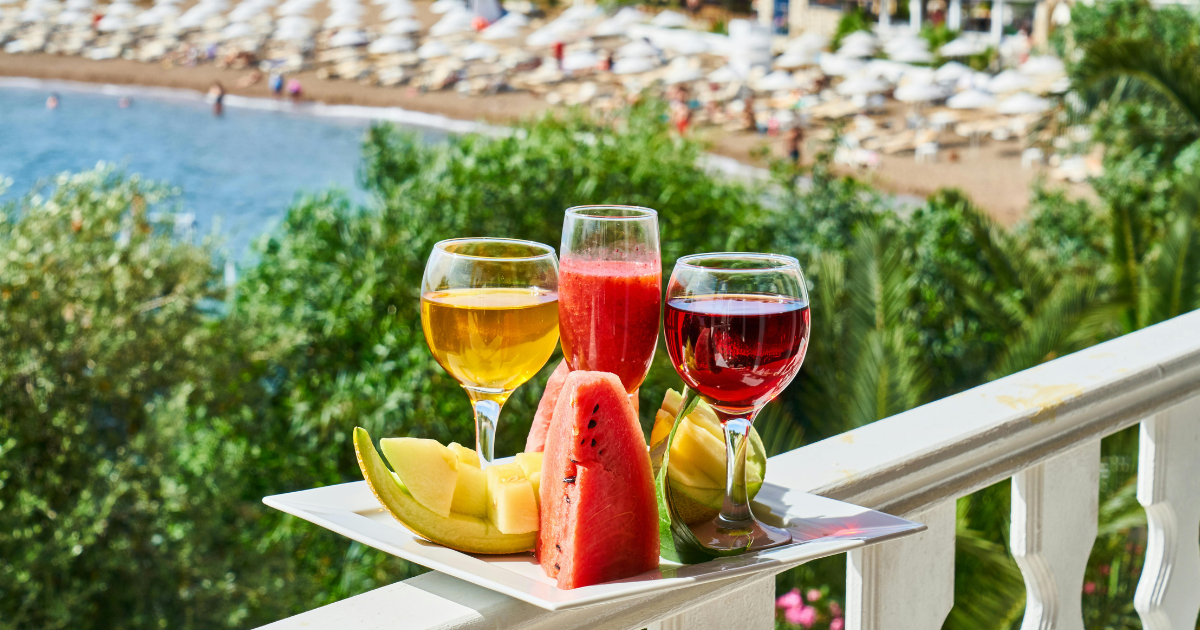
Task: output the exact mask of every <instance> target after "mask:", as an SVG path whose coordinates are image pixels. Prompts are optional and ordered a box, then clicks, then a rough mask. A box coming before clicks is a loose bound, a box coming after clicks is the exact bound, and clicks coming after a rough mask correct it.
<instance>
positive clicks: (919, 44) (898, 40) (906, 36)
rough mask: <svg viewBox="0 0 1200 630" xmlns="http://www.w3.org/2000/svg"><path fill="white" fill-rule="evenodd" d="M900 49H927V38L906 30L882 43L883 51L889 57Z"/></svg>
mask: <svg viewBox="0 0 1200 630" xmlns="http://www.w3.org/2000/svg"><path fill="white" fill-rule="evenodd" d="M901 50H925V51H927V50H929V40H927V39H925V38H924V37H921V36H920V35H914V34H912V33H909V32H907V31H906V32H904V33H903V34H901V35H900V36H899V37H893V38H891V39H889V40H888V41H887V42H885V43H884V44H883V51H884V52H886V53H887V54H888V56H889V57H892V56H894V55H895V53H896V52H898V51H901Z"/></svg>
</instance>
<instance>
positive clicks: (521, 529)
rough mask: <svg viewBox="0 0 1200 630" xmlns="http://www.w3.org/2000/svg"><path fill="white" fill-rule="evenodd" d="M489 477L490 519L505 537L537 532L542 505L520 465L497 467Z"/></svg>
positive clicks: (499, 465)
mask: <svg viewBox="0 0 1200 630" xmlns="http://www.w3.org/2000/svg"><path fill="white" fill-rule="evenodd" d="M485 472H486V473H487V492H488V506H487V507H488V519H489V520H491V521H492V524H493V525H495V526H496V529H498V530H500V531H501V532H503V533H505V534H524V533H526V532H536V531H537V528H538V501H537V499H536V498H534V496H533V484H532V483H530V482H529V480H528V479H526V478H525V471H524V470H522V469H521V466H519V465H518V464H493V465H491V466H489V467H488V469H487V470H486V471H485Z"/></svg>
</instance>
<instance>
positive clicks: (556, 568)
mask: <svg viewBox="0 0 1200 630" xmlns="http://www.w3.org/2000/svg"><path fill="white" fill-rule="evenodd" d="M557 546H558V545H555V547H557ZM559 551H562V550H561V549H560V550H559ZM554 570H555V571H562V567H560V566H558V563H557V562H555V563H554Z"/></svg>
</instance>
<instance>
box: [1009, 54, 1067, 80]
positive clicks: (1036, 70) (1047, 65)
mask: <svg viewBox="0 0 1200 630" xmlns="http://www.w3.org/2000/svg"><path fill="white" fill-rule="evenodd" d="M1017 70H1018V71H1020V73H1021V74H1028V75H1033V76H1040V75H1056V74H1062V73H1064V72H1066V66H1064V65H1063V62H1062V59H1059V58H1058V57H1052V56H1050V55H1043V56H1041V57H1030V58H1029V59H1028V60H1026V61H1025V63H1023V64H1021V66H1020V67H1019V68H1017Z"/></svg>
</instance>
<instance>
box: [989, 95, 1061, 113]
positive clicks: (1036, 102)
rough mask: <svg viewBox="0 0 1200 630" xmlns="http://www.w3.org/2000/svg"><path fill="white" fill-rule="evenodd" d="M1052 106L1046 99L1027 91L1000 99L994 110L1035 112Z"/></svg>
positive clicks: (1002, 111) (1001, 111)
mask: <svg viewBox="0 0 1200 630" xmlns="http://www.w3.org/2000/svg"><path fill="white" fill-rule="evenodd" d="M1053 106H1054V103H1051V102H1050V101H1049V100H1048V99H1044V98H1041V97H1040V96H1034V95H1032V94H1030V93H1029V92H1017V93H1016V94H1013V95H1012V96H1010V97H1008V98H1006V99H1004V100H1003V101H1000V104H999V105H997V106H996V111H998V112H1000V113H1001V114H1037V113H1040V112H1044V111H1046V110H1048V109H1050V108H1051V107H1053Z"/></svg>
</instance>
